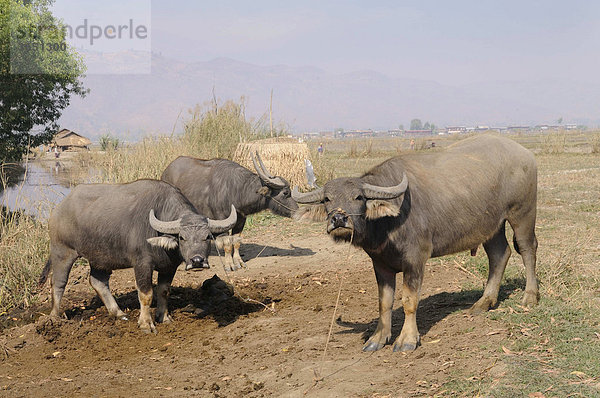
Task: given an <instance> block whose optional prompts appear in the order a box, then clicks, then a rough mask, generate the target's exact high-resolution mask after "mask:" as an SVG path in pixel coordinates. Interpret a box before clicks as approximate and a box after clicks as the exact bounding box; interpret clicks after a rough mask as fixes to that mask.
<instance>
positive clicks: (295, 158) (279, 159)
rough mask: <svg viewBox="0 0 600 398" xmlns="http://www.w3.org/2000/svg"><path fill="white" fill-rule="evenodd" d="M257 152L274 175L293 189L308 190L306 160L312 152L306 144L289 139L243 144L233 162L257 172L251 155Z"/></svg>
mask: <svg viewBox="0 0 600 398" xmlns="http://www.w3.org/2000/svg"><path fill="white" fill-rule="evenodd" d="M256 151H258V154H259V155H260V157H261V159H262V161H263V163H264V164H265V166H266V167H267V169H268V170H269V172H270V173H271V174H272V175H274V176H281V177H283V178H285V179H286V180H287V181H288V182H289V183H290V186H291V187H294V186H298V187H301V188H308V184H307V181H306V169H305V166H304V159H310V151H309V150H308V146H307V145H306V143H303V142H298V140H297V139H295V138H287V137H276V138H267V139H264V140H257V141H251V142H242V143H240V144H238V146H237V149H236V150H235V154H234V155H233V161H234V162H237V163H239V164H241V165H242V166H244V167H247V168H248V169H250V170H252V171H255V170H254V166H253V164H252V158H251V157H250V153H255V152H256Z"/></svg>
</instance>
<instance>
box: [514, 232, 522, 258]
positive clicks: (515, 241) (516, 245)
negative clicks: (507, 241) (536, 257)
mask: <svg viewBox="0 0 600 398" xmlns="http://www.w3.org/2000/svg"><path fill="white" fill-rule="evenodd" d="M513 246H514V247H515V251H516V252H517V253H519V254H521V250H520V249H519V244H518V243H517V239H516V238H515V237H514V236H513Z"/></svg>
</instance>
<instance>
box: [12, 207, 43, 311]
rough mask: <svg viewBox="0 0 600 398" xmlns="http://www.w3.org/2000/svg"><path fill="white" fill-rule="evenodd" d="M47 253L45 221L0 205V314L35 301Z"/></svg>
mask: <svg viewBox="0 0 600 398" xmlns="http://www.w3.org/2000/svg"><path fill="white" fill-rule="evenodd" d="M48 252H49V238H48V225H47V223H46V222H41V221H38V220H36V219H35V218H34V217H31V216H29V215H26V214H24V213H22V212H20V211H17V212H12V211H9V210H7V209H6V208H5V207H4V206H2V207H0V313H3V312H6V311H8V310H10V309H11V308H15V307H28V306H30V305H31V303H32V302H33V301H34V300H35V294H36V291H37V279H38V276H39V274H40V272H41V269H42V267H43V265H44V263H45V261H46V260H47V258H48Z"/></svg>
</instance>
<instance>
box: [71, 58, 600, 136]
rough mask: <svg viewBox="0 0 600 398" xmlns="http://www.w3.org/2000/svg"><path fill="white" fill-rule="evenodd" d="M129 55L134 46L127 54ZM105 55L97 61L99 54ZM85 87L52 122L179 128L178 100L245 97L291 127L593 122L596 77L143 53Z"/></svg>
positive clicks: (93, 129) (250, 106) (88, 130)
mask: <svg viewBox="0 0 600 398" xmlns="http://www.w3.org/2000/svg"><path fill="white" fill-rule="evenodd" d="M131 57H135V54H131ZM99 61H101V62H107V60H99ZM85 83H86V86H87V87H89V88H90V89H91V92H90V94H89V95H88V96H87V97H86V98H84V99H79V98H76V99H74V100H73V102H72V104H71V105H70V106H69V108H68V109H67V110H66V111H65V113H64V115H63V117H62V119H61V125H62V126H64V127H67V128H69V129H72V130H75V131H78V132H80V133H82V134H84V135H86V136H89V137H91V138H93V139H94V138H97V137H98V136H99V135H101V134H104V133H106V132H110V133H112V134H115V135H118V136H120V137H122V138H125V139H136V138H138V137H140V136H142V135H144V134H156V133H161V134H166V133H170V132H171V131H172V130H173V129H174V125H175V123H176V121H177V120H178V115H180V114H181V115H180V118H179V122H178V123H177V127H175V129H176V130H178V131H180V130H181V120H182V119H185V118H186V117H187V116H188V112H187V109H189V108H191V107H192V106H194V105H195V104H198V103H200V104H201V103H204V102H206V101H208V100H210V99H211V98H212V90H213V87H214V89H215V92H216V95H217V98H219V101H221V102H222V101H224V100H227V99H236V100H237V99H239V98H240V97H241V96H245V97H246V98H247V115H248V116H249V117H255V118H257V117H260V116H262V115H263V114H265V112H266V111H267V110H268V106H269V96H270V92H271V89H273V93H274V94H273V114H274V119H275V120H276V121H282V122H285V123H286V124H288V125H289V126H290V128H291V129H292V131H294V132H296V133H300V132H304V131H319V130H328V129H333V128H336V127H343V128H345V129H365V128H373V129H388V128H396V127H398V125H400V124H404V125H405V126H408V124H409V123H410V120H411V119H413V118H420V119H422V120H423V122H425V121H430V122H433V123H435V124H436V125H438V126H444V125H477V124H479V125H481V124H485V125H494V126H499V125H509V124H538V123H554V122H556V120H557V119H558V118H559V117H562V118H563V120H564V123H586V124H593V125H597V124H598V123H599V122H600V115H599V114H598V111H597V110H598V109H599V108H600V107H599V106H598V105H600V104H599V103H598V102H599V101H598V99H600V86H591V85H585V84H581V83H574V82H565V81H539V82H527V83H517V82H503V83H502V82H493V81H490V82H484V83H481V84H471V85H468V86H463V87H452V86H447V85H442V84H438V83H436V82H433V81H421V80H413V79H395V78H391V77H388V76H386V75H383V74H381V73H377V72H373V71H357V72H352V73H333V72H330V71H324V70H321V69H318V68H315V67H310V66H306V67H289V66H284V65H273V66H259V65H252V64H247V63H243V62H238V61H235V60H232V59H227V58H218V59H214V60H212V61H209V62H197V63H183V62H178V61H175V60H171V59H167V58H164V57H161V56H158V55H153V56H152V74H149V75H90V76H88V77H87V78H86V79H85Z"/></svg>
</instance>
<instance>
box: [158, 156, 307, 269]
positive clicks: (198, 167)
mask: <svg viewBox="0 0 600 398" xmlns="http://www.w3.org/2000/svg"><path fill="white" fill-rule="evenodd" d="M257 160H258V161H257ZM252 161H253V162H254V168H255V169H256V172H257V173H258V174H255V173H253V172H251V171H250V170H248V169H246V168H245V167H242V166H240V165H239V164H237V163H235V162H232V161H230V160H227V159H212V160H202V159H195V158H191V157H187V156H180V157H178V158H177V159H175V160H174V161H173V162H171V164H169V166H167V168H166V169H165V171H164V172H163V174H162V177H161V179H162V180H163V181H166V182H168V183H169V184H171V185H173V186H175V187H177V188H179V189H180V190H181V192H182V193H183V194H184V195H185V196H186V197H187V198H188V199H189V200H190V201H191V202H192V204H193V205H194V206H195V207H196V209H198V211H199V212H200V213H202V214H205V215H206V216H207V217H214V218H219V217H223V216H224V215H226V214H229V213H228V211H229V206H230V204H232V203H233V204H234V205H235V208H236V211H237V216H238V218H237V223H236V225H235V227H233V229H232V230H231V233H232V235H233V236H221V237H218V238H217V242H216V243H217V247H218V248H223V249H224V252H225V270H227V271H231V270H237V269H239V268H241V267H242V266H244V262H243V261H242V258H241V257H240V253H239V247H240V244H241V237H240V236H239V234H240V233H241V232H242V230H243V229H244V225H245V224H246V217H247V216H249V215H250V214H254V213H258V212H259V211H262V210H266V209H269V210H271V211H272V212H273V213H275V214H277V215H280V216H283V217H291V216H292V215H293V214H294V212H295V211H296V210H298V205H297V204H296V202H295V201H294V200H293V199H292V197H291V191H290V185H289V183H288V182H287V181H286V180H285V179H283V178H282V177H274V176H272V175H271V174H270V173H269V171H268V170H267V169H266V168H265V166H264V164H263V163H262V161H261V159H260V157H259V156H258V153H257V154H256V158H255V157H254V156H252Z"/></svg>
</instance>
